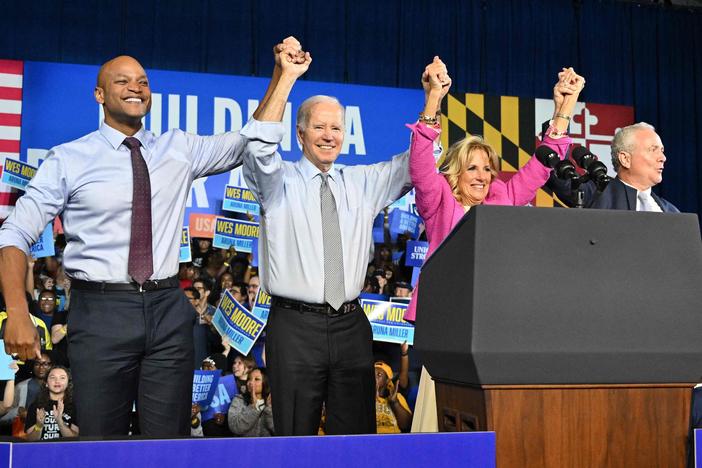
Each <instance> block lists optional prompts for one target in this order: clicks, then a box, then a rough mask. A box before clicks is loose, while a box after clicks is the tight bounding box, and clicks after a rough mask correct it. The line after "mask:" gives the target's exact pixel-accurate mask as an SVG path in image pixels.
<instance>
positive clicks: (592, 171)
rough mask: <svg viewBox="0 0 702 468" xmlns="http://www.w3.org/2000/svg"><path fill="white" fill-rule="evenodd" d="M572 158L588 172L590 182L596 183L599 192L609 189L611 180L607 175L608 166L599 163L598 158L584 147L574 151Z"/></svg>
mask: <svg viewBox="0 0 702 468" xmlns="http://www.w3.org/2000/svg"><path fill="white" fill-rule="evenodd" d="M572 156H573V159H574V160H575V162H576V163H578V166H580V167H582V168H583V169H585V170H586V171H587V174H588V177H589V178H590V180H592V181H593V182H595V185H596V186H597V190H599V191H602V190H604V189H605V187H607V184H608V183H609V181H610V180H611V178H610V177H609V176H608V175H607V166H605V165H604V163H603V162H602V161H598V160H597V156H595V155H594V154H592V153H591V152H590V150H588V149H587V148H585V147H584V146H578V147H577V148H575V149H573V153H572Z"/></svg>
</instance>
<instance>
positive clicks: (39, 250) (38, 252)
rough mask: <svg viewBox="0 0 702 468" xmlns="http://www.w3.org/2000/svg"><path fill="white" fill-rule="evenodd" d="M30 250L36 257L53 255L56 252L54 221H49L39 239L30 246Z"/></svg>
mask: <svg viewBox="0 0 702 468" xmlns="http://www.w3.org/2000/svg"><path fill="white" fill-rule="evenodd" d="M29 252H30V253H31V254H32V257H34V258H43V257H51V256H53V255H54V254H55V253H56V247H55V245H54V223H49V225H48V226H46V227H45V228H44V231H43V232H42V233H41V236H39V239H37V241H36V243H35V244H34V245H33V246H31V247H30V248H29Z"/></svg>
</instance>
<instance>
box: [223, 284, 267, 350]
mask: <svg viewBox="0 0 702 468" xmlns="http://www.w3.org/2000/svg"><path fill="white" fill-rule="evenodd" d="M212 324H213V325H214V326H215V328H216V329H217V331H218V332H219V334H220V335H222V336H226V337H227V338H229V343H230V344H231V345H232V347H233V348H234V349H236V350H237V351H239V352H240V353H241V354H243V355H244V356H246V355H247V354H249V352H250V351H251V348H252V347H253V345H254V343H255V342H256V340H257V339H258V337H259V336H261V332H262V331H263V328H264V327H265V326H266V324H265V322H263V321H261V319H259V318H258V317H256V316H255V315H253V314H252V313H251V312H249V311H248V310H246V308H245V307H244V306H242V305H241V304H239V303H238V302H237V301H236V299H234V297H233V296H232V294H231V293H230V292H229V291H225V292H224V294H223V295H222V299H221V300H220V301H219V305H218V306H217V310H216V311H215V314H214V317H213V318H212Z"/></svg>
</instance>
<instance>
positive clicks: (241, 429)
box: [0, 234, 418, 441]
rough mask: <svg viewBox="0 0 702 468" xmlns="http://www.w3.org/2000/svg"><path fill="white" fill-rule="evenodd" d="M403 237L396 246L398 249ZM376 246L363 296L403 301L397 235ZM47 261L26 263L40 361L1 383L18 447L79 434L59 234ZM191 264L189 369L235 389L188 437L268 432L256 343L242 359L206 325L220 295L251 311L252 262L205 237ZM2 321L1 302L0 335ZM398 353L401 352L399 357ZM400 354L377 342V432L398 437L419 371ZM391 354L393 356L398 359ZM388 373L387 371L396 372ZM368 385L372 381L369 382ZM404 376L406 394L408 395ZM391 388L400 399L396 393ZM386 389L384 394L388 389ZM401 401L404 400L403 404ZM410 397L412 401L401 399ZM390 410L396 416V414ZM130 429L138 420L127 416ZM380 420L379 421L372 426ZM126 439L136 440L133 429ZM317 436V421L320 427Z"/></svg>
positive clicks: (0, 306)
mask: <svg viewBox="0 0 702 468" xmlns="http://www.w3.org/2000/svg"><path fill="white" fill-rule="evenodd" d="M403 238H405V240H404V241H403ZM388 241H389V242H390V243H388V244H377V245H376V250H377V251H378V252H382V253H379V254H377V255H376V256H375V258H374V260H373V262H371V263H370V264H369V265H368V272H369V273H368V277H367V281H369V282H371V281H372V282H379V281H381V280H382V281H383V288H382V289H381V288H376V289H372V290H369V292H370V293H372V294H375V295H378V294H383V293H385V295H386V296H387V297H386V298H387V299H388V300H389V299H390V298H391V297H392V296H396V297H409V294H410V293H411V290H412V287H411V286H410V285H409V279H410V278H408V277H406V276H405V275H404V271H405V270H406V269H405V268H403V267H402V265H399V264H398V262H397V261H396V262H393V261H392V260H391V253H392V252H393V251H395V252H397V251H398V250H399V249H400V248H401V245H400V243H401V242H406V236H400V239H398V242H396V243H392V242H391V241H390V239H389V236H388ZM55 246H56V250H57V252H56V255H54V256H50V257H44V258H40V259H34V258H32V257H29V262H28V272H29V273H28V275H27V281H26V294H27V300H28V303H29V306H30V313H31V314H32V320H33V323H35V325H36V328H37V331H38V332H39V334H40V337H41V358H35V359H31V360H27V361H26V362H21V363H20V364H19V365H18V364H17V363H16V362H14V363H13V371H14V372H15V373H16V374H15V378H14V379H11V380H6V381H2V383H1V384H2V385H3V386H4V390H2V391H1V392H0V393H1V394H3V395H4V399H3V400H2V402H1V403H0V413H1V414H0V435H4V436H14V437H18V438H22V439H25V440H30V441H33V440H54V439H61V438H66V437H76V436H78V435H79V428H80V424H79V421H78V419H77V417H76V413H75V410H74V406H75V402H74V400H73V392H72V384H71V369H70V362H69V360H68V340H67V338H66V336H67V334H68V325H67V321H68V320H67V319H68V314H69V313H70V304H71V281H70V279H69V278H68V277H67V276H66V275H65V273H64V270H63V266H62V255H61V253H62V248H63V246H64V236H63V235H62V234H58V235H57V236H56V240H55ZM191 248H192V261H191V262H187V263H182V264H181V265H180V272H179V275H178V278H179V280H180V289H181V290H182V291H183V294H184V295H185V296H186V297H187V298H188V300H189V301H190V303H191V304H192V309H193V310H192V319H193V340H194V344H195V360H194V364H193V370H195V369H202V370H219V371H220V373H221V374H222V375H227V374H231V375H233V376H234V379H235V382H236V392H237V394H236V395H234V396H233V398H232V401H231V405H230V407H229V410H228V412H227V413H215V414H214V415H212V417H211V418H209V419H206V420H203V419H202V415H201V412H200V407H199V406H198V405H197V404H193V407H192V412H191V416H192V420H191V426H192V428H191V435H192V436H193V437H203V436H204V437H232V436H243V437H250V436H271V435H274V434H275V430H274V427H273V419H272V418H273V416H272V409H271V405H272V396H271V392H270V384H269V382H268V376H267V374H266V367H265V353H264V343H265V335H264V336H263V337H262V339H261V342H260V343H257V345H256V346H255V348H254V350H253V351H252V352H251V353H250V355H247V356H243V355H241V354H239V353H237V352H236V351H234V350H232V347H231V346H230V344H229V343H228V341H227V340H226V339H223V338H222V337H221V336H220V334H219V333H218V332H217V330H216V329H215V328H214V326H212V317H213V315H214V312H215V309H216V306H217V304H218V303H219V300H220V298H221V297H222V294H223V293H224V291H229V292H230V293H231V294H232V295H233V296H234V298H235V299H236V300H237V302H239V303H240V304H241V305H242V306H244V307H246V308H250V307H251V306H252V305H253V302H254V300H255V298H256V295H257V293H258V289H259V287H260V283H259V278H258V271H257V268H256V267H253V266H251V255H250V254H242V253H237V252H235V251H233V250H231V249H230V250H225V249H218V248H214V247H213V246H212V241H211V239H208V238H195V239H193V242H192V247H191ZM374 297H376V296H374ZM6 317H7V313H6V311H5V304H4V301H2V296H1V295H0V336H2V334H3V331H4V325H5V319H6ZM400 348H401V349H400ZM408 348H409V347H408V346H407V345H403V346H402V347H399V346H397V345H389V344H387V343H376V358H377V361H378V362H377V363H376V374H377V371H378V369H382V370H383V373H382V374H381V375H383V376H384V377H383V381H382V382H379V383H378V401H377V407H378V414H379V415H381V414H383V415H385V416H383V417H382V418H378V421H379V425H378V431H379V432H399V431H404V432H407V431H408V430H409V427H410V426H409V424H408V419H407V418H408V417H409V418H410V421H411V410H410V407H409V405H408V403H407V401H408V400H409V401H413V398H414V395H413V393H412V392H413V391H414V392H415V393H416V383H417V379H418V369H417V368H415V369H412V370H410V369H409V364H408V361H409V358H408V357H407V356H408V353H409V350H408ZM400 354H402V356H404V357H401V356H400ZM386 362H388V363H392V364H393V368H395V369H400V368H402V370H401V371H398V372H400V373H401V374H402V376H403V377H402V378H401V379H400V381H399V384H396V383H395V382H396V381H393V370H392V368H391V367H390V365H389V364H386ZM395 374H396V373H395ZM376 378H379V377H378V375H376ZM410 378H411V379H412V380H413V382H414V387H410ZM398 389H399V390H400V392H399V393H398ZM391 390H392V391H391ZM403 395H404V396H403ZM410 395H412V396H411V397H410ZM395 401H401V402H402V406H400V407H399V408H401V409H402V413H399V412H398V416H397V417H395V416H394V415H395V413H393V410H392V408H393V405H394V403H393V402H395ZM396 411H397V410H396ZM134 416H135V417H134V418H133V421H137V420H138V418H137V417H136V415H134ZM381 421H382V422H381ZM130 432H131V434H133V435H138V434H139V428H138V424H136V423H132V425H131V426H130ZM320 433H324V421H323V419H321V420H320Z"/></svg>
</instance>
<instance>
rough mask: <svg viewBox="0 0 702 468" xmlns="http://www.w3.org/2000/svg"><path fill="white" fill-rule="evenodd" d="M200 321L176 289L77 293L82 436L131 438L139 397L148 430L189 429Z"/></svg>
mask: <svg viewBox="0 0 702 468" xmlns="http://www.w3.org/2000/svg"><path fill="white" fill-rule="evenodd" d="M194 319H195V315H194V314H193V309H192V306H191V305H190V304H189V303H188V301H187V299H186V297H185V295H184V294H183V292H182V291H181V290H180V289H178V288H172V289H163V290H158V291H150V292H144V293H139V292H104V293H103V292H99V291H83V290H74V291H73V292H72V297H71V314H70V316H69V318H68V338H69V357H70V360H71V370H72V374H73V385H74V400H75V404H76V410H77V413H78V427H79V429H80V435H81V436H88V437H90V436H93V437H95V436H113V435H126V434H127V432H128V429H129V416H130V413H131V411H132V405H133V403H134V401H135V400H136V401H137V411H138V414H139V425H140V427H141V433H142V435H144V436H148V437H173V436H184V435H189V434H190V406H191V400H192V382H193V323H194Z"/></svg>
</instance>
